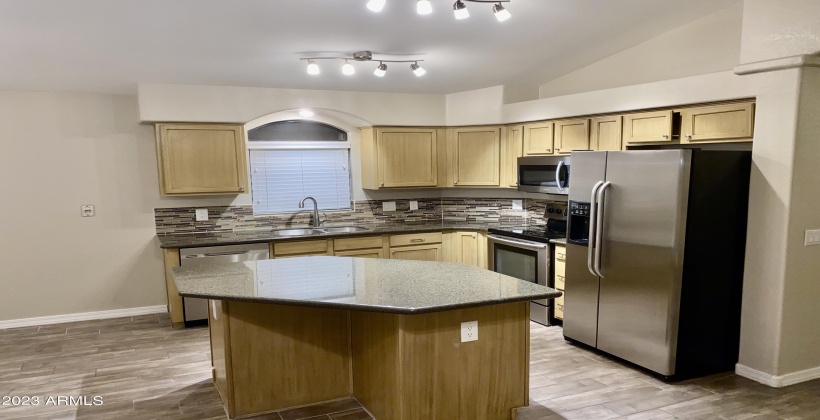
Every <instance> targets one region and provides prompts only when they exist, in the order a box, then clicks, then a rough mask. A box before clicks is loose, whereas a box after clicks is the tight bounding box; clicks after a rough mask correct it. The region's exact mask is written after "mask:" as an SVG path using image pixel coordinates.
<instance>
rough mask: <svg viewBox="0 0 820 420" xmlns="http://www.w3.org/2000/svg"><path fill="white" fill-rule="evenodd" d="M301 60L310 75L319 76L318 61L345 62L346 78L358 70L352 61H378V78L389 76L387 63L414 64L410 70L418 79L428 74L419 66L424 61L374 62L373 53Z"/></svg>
mask: <svg viewBox="0 0 820 420" xmlns="http://www.w3.org/2000/svg"><path fill="white" fill-rule="evenodd" d="M299 60H304V61H307V72H308V74H310V75H317V74H319V72H320V71H319V65H318V64H316V60H344V62H345V63H344V64H343V65H342V74H344V75H346V76H351V75H353V74H355V73H356V68H355V67H354V66H353V63H351V61H378V62H379V65H378V66H377V67H376V70H374V71H373V74H375V75H376V76H378V77H384V76H385V74H387V64H385V63H412V64H410V70H411V71H412V72H413V74H415V75H416V76H417V77H421V76H424V74H425V73H427V70H424V68H422V67H421V66H420V65H419V63H420V62H422V61H424V60H379V59H376V60H373V53H372V52H370V51H356V52H355V53H353V54H352V55H349V56H333V57H305V58H300V59H299Z"/></svg>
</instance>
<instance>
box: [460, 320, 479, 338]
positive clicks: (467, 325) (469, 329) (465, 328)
mask: <svg viewBox="0 0 820 420" xmlns="http://www.w3.org/2000/svg"><path fill="white" fill-rule="evenodd" d="M468 341H478V321H467V322H462V323H461V342H462V343H466V342H468Z"/></svg>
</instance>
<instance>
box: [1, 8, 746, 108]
mask: <svg viewBox="0 0 820 420" xmlns="http://www.w3.org/2000/svg"><path fill="white" fill-rule="evenodd" d="M432 1H433V7H434V13H433V14H432V15H427V16H419V15H417V14H416V13H415V8H414V3H415V2H414V1H413V0H388V1H387V6H386V7H385V10H384V11H383V12H382V13H380V14H376V13H373V12H371V11H369V10H368V9H367V8H366V7H365V3H366V0H290V1H284V0H0V89H7V90H68V91H89V92H107V93H133V92H135V91H136V84H137V83H177V84H198V85H199V84H201V85H227V86H257V87H286V88H307V89H332V90H360V91H379V92H415V93H453V92H460V91H465V90H470V89H476V88H482V87H488V86H496V85H501V84H506V83H509V82H511V81H514V80H515V79H516V77H519V76H521V75H523V74H526V73H527V72H528V71H529V72H531V71H532V69H537V68H547V69H550V68H551V69H552V71H550V72H549V73H552V74H551V75H550V76H549V77H548V78H547V80H543V82H546V81H548V79H551V78H553V77H557V76H560V75H561V74H563V73H566V72H569V71H571V70H574V69H576V68H579V67H582V66H584V65H586V64H589V63H591V62H594V61H596V60H598V59H601V58H604V57H606V56H608V55H611V54H614V53H616V52H618V51H621V50H623V49H626V48H629V47H631V46H633V45H636V44H637V43H640V42H641V41H643V40H646V39H650V38H652V37H654V36H656V35H658V34H660V33H663V32H666V31H668V30H670V29H672V28H675V27H678V26H681V25H683V24H685V23H687V22H689V21H691V20H694V19H696V18H699V17H701V16H704V15H707V14H709V13H711V12H713V11H716V10H718V9H720V8H723V7H726V6H728V5H731V4H732V3H735V2H736V1H737V0H686V1H685V2H682V1H680V0H618V1H612V0H511V2H510V3H507V4H506V7H507V9H508V10H509V11H510V12H511V13H512V15H513V17H512V19H510V20H508V21H507V22H504V23H499V22H497V21H496V20H495V18H494V17H493V15H492V13H491V11H490V8H491V5H490V4H477V3H468V8H469V10H470V14H471V17H470V18H469V19H466V20H462V21H456V20H455V19H454V18H453V13H452V3H453V0H432ZM357 50H372V51H373V52H374V53H383V54H390V57H392V58H405V57H412V58H420V59H424V60H425V62H424V63H423V66H424V67H425V69H426V70H427V71H428V73H427V75H425V76H424V77H421V78H417V77H415V76H414V75H413V74H412V73H411V72H410V69H409V64H398V63H395V64H392V65H389V70H388V73H387V76H385V77H384V78H377V77H375V76H373V74H372V72H373V69H374V68H375V64H373V63H356V64H355V65H356V70H357V73H356V74H355V75H354V76H343V75H342V74H341V71H340V66H341V64H342V63H341V62H333V61H323V62H320V65H321V66H322V74H321V75H319V76H309V75H307V74H306V71H305V64H304V62H301V61H299V60H298V58H299V57H304V56H306V55H311V54H317V53H320V54H321V53H332V52H340V53H341V52H346V53H351V52H353V51H357ZM556 73H558V74H556ZM545 77H547V76H545Z"/></svg>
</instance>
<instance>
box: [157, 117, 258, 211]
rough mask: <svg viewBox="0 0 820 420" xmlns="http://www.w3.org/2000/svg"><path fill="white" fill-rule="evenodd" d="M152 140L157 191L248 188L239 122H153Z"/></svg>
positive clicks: (213, 192) (210, 191)
mask: <svg viewBox="0 0 820 420" xmlns="http://www.w3.org/2000/svg"><path fill="white" fill-rule="evenodd" d="M156 141H157V162H158V170H159V184H160V193H161V194H163V195H216V194H240V193H244V192H246V191H247V190H248V170H247V157H246V155H247V149H246V146H245V131H244V128H243V127H242V126H241V125H225V124H157V126H156Z"/></svg>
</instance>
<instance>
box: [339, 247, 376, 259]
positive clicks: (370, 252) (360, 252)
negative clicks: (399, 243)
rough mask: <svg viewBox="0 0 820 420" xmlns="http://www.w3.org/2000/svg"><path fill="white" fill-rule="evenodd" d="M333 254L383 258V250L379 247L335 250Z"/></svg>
mask: <svg viewBox="0 0 820 420" xmlns="http://www.w3.org/2000/svg"><path fill="white" fill-rule="evenodd" d="M334 255H336V256H337V257H357V258H384V250H383V249H381V248H374V249H357V250H354V251H339V252H335V253H334Z"/></svg>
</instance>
